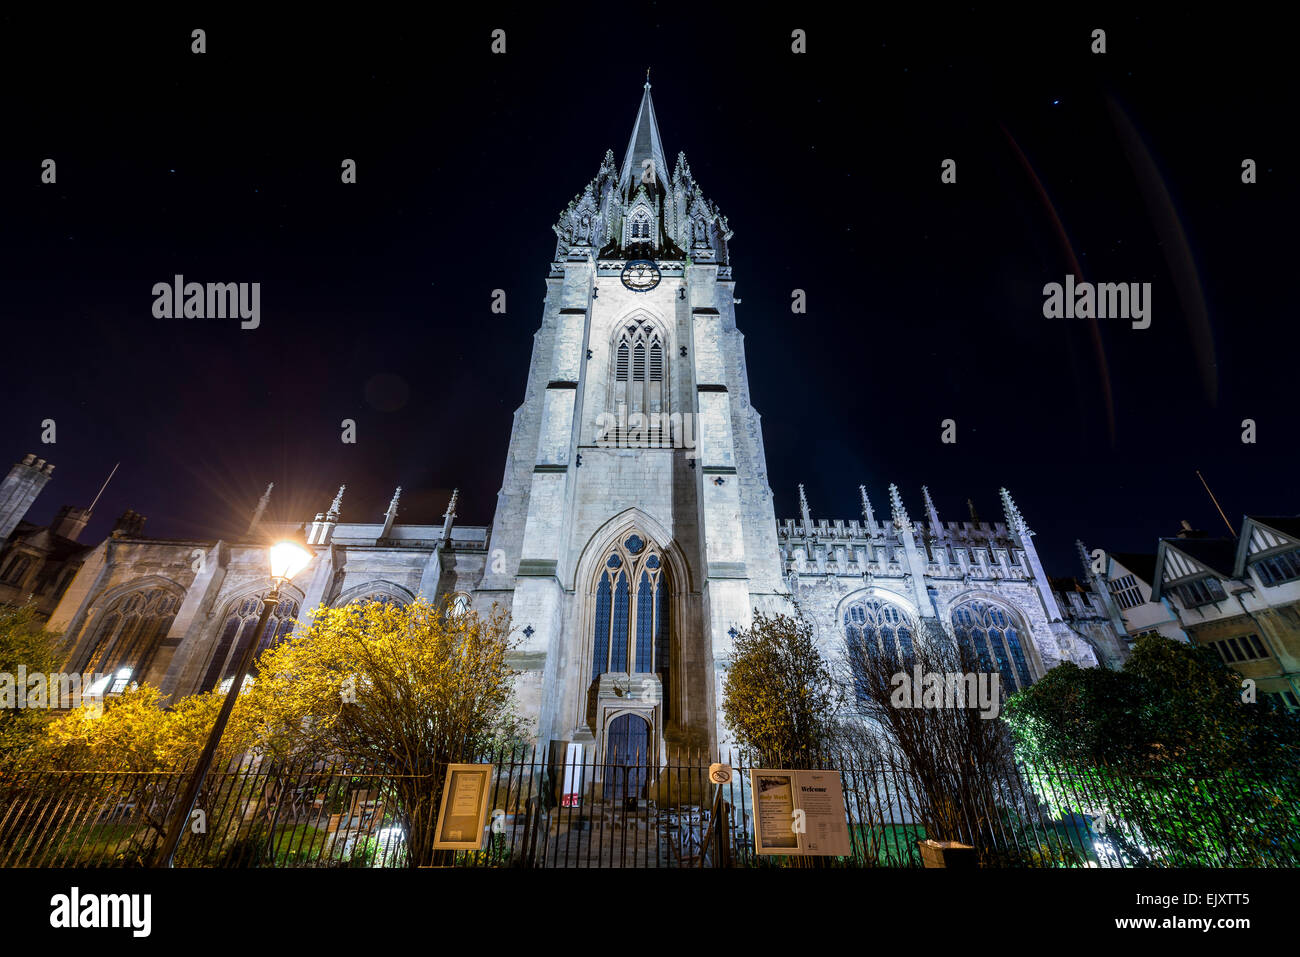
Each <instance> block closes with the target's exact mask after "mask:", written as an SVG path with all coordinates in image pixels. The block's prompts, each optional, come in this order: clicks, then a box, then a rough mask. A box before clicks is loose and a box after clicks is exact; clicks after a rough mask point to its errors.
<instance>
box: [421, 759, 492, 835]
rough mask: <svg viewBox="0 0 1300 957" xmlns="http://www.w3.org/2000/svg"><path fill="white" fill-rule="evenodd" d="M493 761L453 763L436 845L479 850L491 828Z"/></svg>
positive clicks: (439, 814) (443, 792)
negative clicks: (489, 810) (490, 787)
mask: <svg viewBox="0 0 1300 957" xmlns="http://www.w3.org/2000/svg"><path fill="white" fill-rule="evenodd" d="M491 782H492V765H490V764H451V765H448V766H447V780H446V781H445V782H443V785H442V807H441V808H440V809H439V811H438V830H437V831H436V832H435V834H434V839H433V846H434V848H435V849H437V850H440V851H442V850H449V851H477V850H480V849H481V848H482V847H483V832H484V830H485V829H486V828H487V813H488V810H487V806H488V790H489V788H488V786H489V785H490V784H491Z"/></svg>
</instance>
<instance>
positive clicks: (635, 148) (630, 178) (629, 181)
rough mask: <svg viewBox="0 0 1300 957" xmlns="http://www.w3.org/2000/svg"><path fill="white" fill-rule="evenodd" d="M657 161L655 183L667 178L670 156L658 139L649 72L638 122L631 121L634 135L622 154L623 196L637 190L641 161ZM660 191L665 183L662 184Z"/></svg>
mask: <svg viewBox="0 0 1300 957" xmlns="http://www.w3.org/2000/svg"><path fill="white" fill-rule="evenodd" d="M647 159H648V160H651V161H652V162H653V163H654V175H655V182H656V184H663V183H666V182H668V176H669V171H668V160H667V159H666V158H665V156H664V145H663V143H662V141H660V139H659V122H658V121H657V120H656V119H655V107H654V102H653V101H652V100H651V99H650V77H649V76H648V75H647V76H646V81H645V92H644V93H643V94H642V95H641V106H640V108H639V109H638V110H637V113H636V122H635V123H634V124H632V136H631V138H630V139H629V140H628V141H627V152H626V153H624V154H623V168H622V170H621V171H620V173H619V177H618V191H619V193H620V194H621V195H622V196H624V197H629V198H630V197H631V195H632V194H633V193H635V192H636V188H637V184H638V183H640V182H641V177H642V175H643V173H644V167H643V166H642V162H643V161H644V160H647ZM658 188H659V190H660V192H662V191H663V186H662V185H659V187H658Z"/></svg>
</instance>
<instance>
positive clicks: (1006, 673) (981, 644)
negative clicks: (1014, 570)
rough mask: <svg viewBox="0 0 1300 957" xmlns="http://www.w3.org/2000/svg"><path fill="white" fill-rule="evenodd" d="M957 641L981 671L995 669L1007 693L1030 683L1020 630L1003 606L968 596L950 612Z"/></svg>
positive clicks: (1018, 689) (1025, 686)
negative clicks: (968, 597) (969, 598)
mask: <svg viewBox="0 0 1300 957" xmlns="http://www.w3.org/2000/svg"><path fill="white" fill-rule="evenodd" d="M952 626H953V631H954V632H955V633H956V635H957V643H958V644H959V645H961V647H962V648H963V649H964V650H966V651H967V653H968V654H970V655H971V656H972V657H974V658H975V659H976V660H977V661H978V662H979V664H980V668H982V669H983V670H984V671H987V672H992V671H993V670H995V669H996V670H997V671H998V673H999V674H1001V676H1002V683H1003V686H1004V687H1005V688H1006V693H1007V694H1013V693H1015V692H1017V691H1020V690H1021V689H1023V688H1028V687H1029V685H1030V684H1031V683H1032V679H1031V677H1030V673H1029V663H1028V660H1027V659H1026V657H1025V652H1024V647H1023V646H1022V644H1021V641H1020V631H1019V629H1018V628H1017V627H1016V623H1015V621H1014V620H1013V619H1012V617H1011V616H1010V615H1009V614H1007V611H1006V609H1004V608H1002V607H1000V606H998V605H994V604H992V603H991V602H987V601H981V600H979V599H971V600H970V601H966V602H962V604H960V605H958V606H957V607H956V608H955V609H953V613H952Z"/></svg>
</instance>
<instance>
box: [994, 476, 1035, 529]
mask: <svg viewBox="0 0 1300 957" xmlns="http://www.w3.org/2000/svg"><path fill="white" fill-rule="evenodd" d="M998 494H999V495H1001V496H1002V510H1003V511H1004V512H1006V516H1007V529H1008V530H1009V531H1011V532H1014V533H1015V534H1016V535H1018V536H1020V538H1021V540H1022V541H1024V540H1027V539H1028V538H1029V536H1031V535H1033V534H1034V533H1033V532H1032V531H1030V530H1029V526H1028V525H1027V524H1026V523H1025V517H1024V516H1023V515H1021V514H1020V509H1018V508H1016V503H1015V502H1013V501H1012V500H1011V493H1010V492H1008V491H1007V490H1006V489H1004V488H1003V489H998Z"/></svg>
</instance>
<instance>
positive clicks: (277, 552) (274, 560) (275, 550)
mask: <svg viewBox="0 0 1300 957" xmlns="http://www.w3.org/2000/svg"><path fill="white" fill-rule="evenodd" d="M310 561H311V552H309V551H307V549H305V548H303V547H302V546H301V545H298V544H295V543H294V542H278V543H277V544H275V545H272V546H271V577H272V578H274V579H275V580H276V581H282V582H283V581H288V580H289V579H290V578H292V577H293V576H294V575H296V574H298V573H299V572H300V571H302V570H303V569H304V568H306V567H307V564H308V563H309V562H310Z"/></svg>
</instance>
